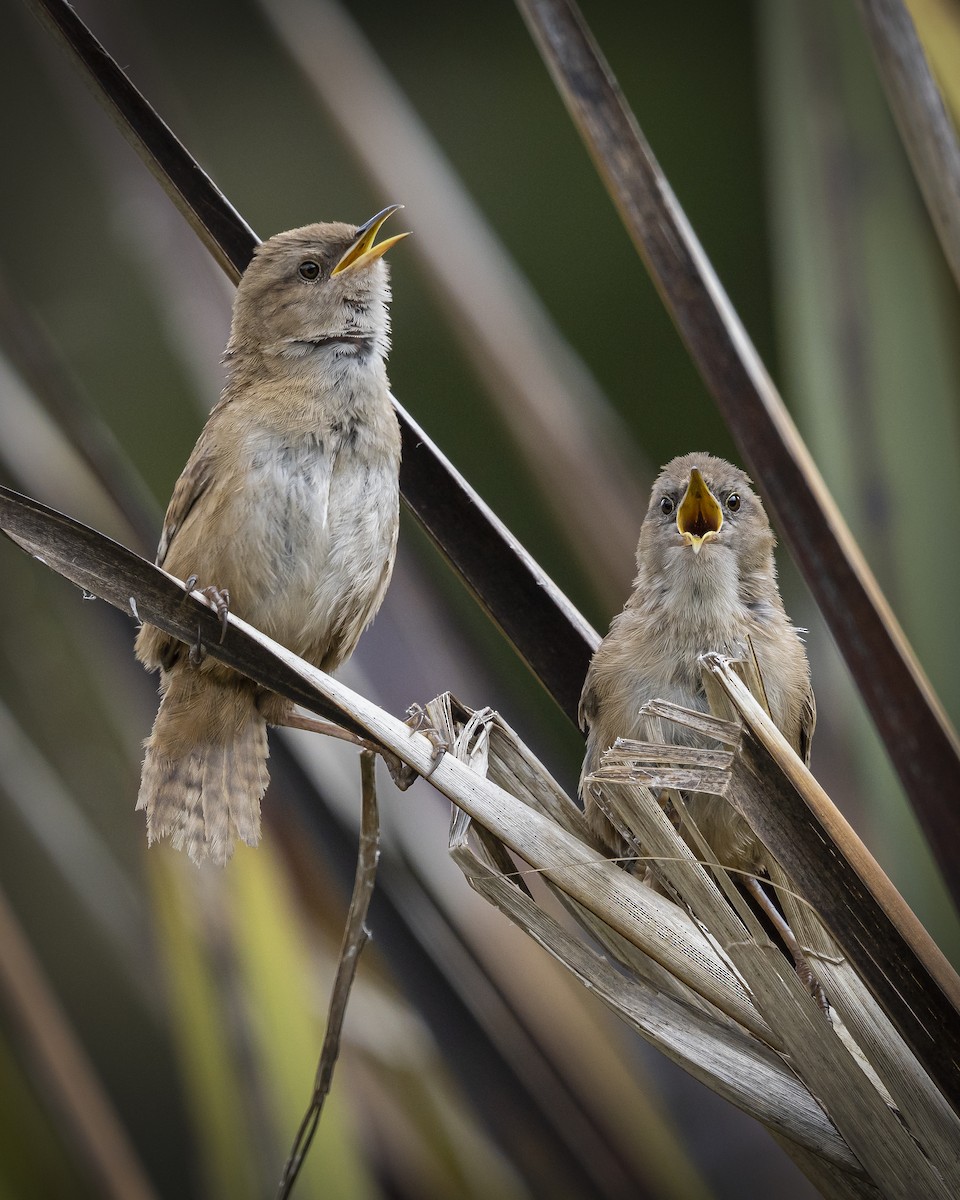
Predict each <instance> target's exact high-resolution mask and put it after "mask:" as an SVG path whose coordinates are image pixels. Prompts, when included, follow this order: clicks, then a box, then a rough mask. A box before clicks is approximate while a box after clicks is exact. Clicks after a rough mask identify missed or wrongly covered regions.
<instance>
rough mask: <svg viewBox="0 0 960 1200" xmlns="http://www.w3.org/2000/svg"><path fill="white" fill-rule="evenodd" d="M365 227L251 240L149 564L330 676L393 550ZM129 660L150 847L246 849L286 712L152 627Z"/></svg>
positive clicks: (379, 586)
mask: <svg viewBox="0 0 960 1200" xmlns="http://www.w3.org/2000/svg"><path fill="white" fill-rule="evenodd" d="M399 207H400V206H399V205H392V206H390V207H389V208H386V209H384V210H383V212H380V213H378V214H377V215H376V216H375V217H372V218H371V219H370V220H369V221H367V222H365V223H364V224H363V225H360V226H359V227H358V226H356V225H347V224H341V223H326V224H315V225H307V226H304V227H303V228H301V229H292V230H289V231H288V232H286V233H280V234H277V235H276V236H275V237H272V238H270V239H269V240H268V241H265V242H263V243H262V244H261V245H260V246H259V247H258V248H257V251H256V253H255V255H254V257H253V259H252V261H251V263H250V265H249V267H248V268H247V270H246V271H245V273H244V275H243V277H242V279H241V280H240V284H239V287H238V289H237V294H236V299H235V301H234V306H233V320H232V325H231V332H230V340H229V342H228V344H227V349H226V354H225V359H224V361H225V364H226V370H227V381H226V386H225V388H224V390H223V393H222V396H221V399H220V402H219V403H218V404H217V405H216V407H215V408H214V409H213V411H212V412H211V414H210V416H209V418H208V420H207V422H206V425H205V426H204V428H203V431H202V432H201V434H200V437H199V439H198V440H197V444H196V446H195V447H194V449H193V452H192V453H191V455H190V458H189V460H188V461H187V464H186V466H185V467H184V469H183V473H182V474H181V476H180V478H179V480H178V481H177V484H176V486H175V488H174V491H173V497H172V499H171V501H170V505H169V507H168V509H167V514H166V518H165V520H164V524H163V534H162V536H161V539H160V547H159V550H158V553H157V564H158V565H159V566H162V567H163V568H164V569H165V570H166V571H169V572H170V573H171V574H173V575H176V576H177V577H178V578H180V579H183V580H185V581H187V583H188V585H189V586H190V587H193V586H194V585H195V584H196V583H197V581H198V580H199V581H200V582H201V583H202V584H204V585H205V586H204V591H205V592H206V594H207V595H208V597H209V598H210V599H211V601H212V602H213V603H215V605H216V606H217V608H218V610H219V612H220V614H221V616H222V618H223V621H224V633H226V631H227V624H226V613H227V611H228V609H229V611H231V612H233V613H235V614H237V615H238V616H241V617H243V619H244V620H246V621H249V622H250V623H251V624H253V625H255V626H257V627H258V628H259V629H261V630H263V632H264V633H266V634H268V635H269V636H270V637H272V638H274V639H276V640H277V641H279V642H282V643H283V644H284V645H285V646H287V647H289V649H291V650H293V651H294V652H295V653H296V654H298V655H300V656H301V657H302V658H304V659H306V660H307V661H308V662H310V663H312V664H314V665H315V666H317V667H320V668H321V669H323V670H325V671H332V670H334V669H335V668H336V667H337V666H339V665H340V664H341V663H342V662H343V661H344V659H345V658H347V656H348V655H349V654H350V653H351V652H352V651H353V649H354V647H355V646H356V644H357V640H358V639H359V637H360V634H361V633H362V632H363V630H364V629H365V628H366V626H367V625H368V624H369V623H370V621H371V620H372V619H373V617H374V615H375V613H376V612H377V609H378V608H379V607H380V604H381V601H382V600H383V596H384V593H385V591H386V589H387V584H388V583H389V581H390V575H391V572H392V570H393V560H394V554H395V551H396V543H397V529H398V523H399V468H400V429H399V425H398V422H397V417H396V414H395V411H394V408H393V404H392V401H391V398H390V388H389V383H388V380H387V373H386V358H387V354H388V351H389V345H390V342H389V330H390V319H389V309H388V305H389V300H390V285H389V277H388V272H387V266H386V263H385V262H384V260H383V255H384V253H385V252H386V251H387V250H388V249H389V248H390V247H391V246H392V245H394V244H395V243H396V242H398V241H399V240H400V238H402V237H405V236H406V235H405V234H403V233H400V234H396V235H395V236H393V237H390V238H386V239H385V240H383V241H381V242H379V243H378V242H377V241H376V238H377V234H378V232H379V230H380V227H381V225H382V224H383V222H384V221H385V220H386V219H387V217H389V216H390V214H391V213H393V212H395V211H396V210H397V209H398V208H399ZM136 653H137V657H138V658H139V659H140V661H141V662H143V663H144V665H145V666H147V667H148V668H151V669H159V671H160V693H161V697H162V699H161V703H160V708H159V711H158V713H157V717H156V720H155V722H154V726H153V732H152V733H151V735H150V737H149V738H148V739H147V741H146V743H145V747H146V757H145V759H144V763H143V772H142V777H141V783H140V793H139V797H138V800H137V808H138V809H142V810H144V811H145V812H146V818H147V836H148V840H150V841H151V842H152V841H155V840H157V839H158V838H162V837H165V836H168V835H169V836H170V837H171V838H172V841H173V844H174V845H175V846H177V847H178V848H181V849H183V848H185V849H186V850H187V851H188V853H189V855H190V857H191V858H192V859H193V860H194V861H195V862H197V863H199V862H201V861H203V860H204V859H210V860H212V861H214V862H216V863H219V864H223V863H225V862H226V861H227V859H228V858H229V857H230V856H231V854H232V853H233V847H234V842H235V840H236V839H237V838H239V839H241V840H242V841H244V842H247V843H249V844H251V845H254V844H256V842H257V841H258V839H259V833H260V800H261V798H262V796H263V793H264V790H265V788H266V785H267V782H268V774H267V768H266V762H267V732H266V730H267V724H268V723H269V724H274V725H282V724H288V723H290V722H291V720H292V719H293V718H292V708H293V706H292V704H291V703H290V701H288V700H286V699H284V698H282V697H280V696H277V695H275V694H273V693H271V692H269V691H267V690H265V689H263V688H261V687H259V686H258V685H256V684H254V683H253V682H251V681H250V680H248V679H246V678H245V677H244V676H242V675H240V674H238V673H237V672H235V671H233V670H230V669H229V668H227V667H224V666H222V665H221V664H219V663H217V662H216V661H215V660H214V659H213V658H211V657H210V656H203V655H202V654H200V653H198V647H194V648H193V649H191V647H189V646H187V645H185V644H184V643H183V642H180V641H178V640H177V639H176V638H173V637H171V636H170V635H169V634H166V633H164V632H162V631H161V630H160V629H157V628H155V627H153V626H150V625H144V626H143V627H142V628H141V630H140V632H139V634H138V637H137V643H136Z"/></svg>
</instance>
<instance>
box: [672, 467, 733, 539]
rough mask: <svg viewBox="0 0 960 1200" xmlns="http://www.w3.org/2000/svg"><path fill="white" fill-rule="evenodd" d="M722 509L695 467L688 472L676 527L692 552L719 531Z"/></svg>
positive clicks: (721, 521)
mask: <svg viewBox="0 0 960 1200" xmlns="http://www.w3.org/2000/svg"><path fill="white" fill-rule="evenodd" d="M722 524H723V509H721V507H720V504H719V502H718V501H717V498H716V497H715V496H714V494H713V492H711V491H710V489H709V488H708V487H707V485H706V484H705V483H704V481H703V476H702V475H701V474H700V472H699V471H698V470H697V468H696V467H694V468H693V470H692V471H691V472H690V482H689V483H688V484H687V490H686V493H685V495H684V497H683V499H682V500H681V501H680V507H679V508H678V509H677V529H678V531H679V533H680V536H681V537H682V538H683V540H684V541H685V542H686V543H687V545H688V546H690V547H691V548H692V550H693V552H694V554H699V553H700V550H701V548H702V546H703V543H704V542H709V541H710V540H711V539H713V538H715V537H716V536H717V534H718V533H719V532H720V526H721V525H722Z"/></svg>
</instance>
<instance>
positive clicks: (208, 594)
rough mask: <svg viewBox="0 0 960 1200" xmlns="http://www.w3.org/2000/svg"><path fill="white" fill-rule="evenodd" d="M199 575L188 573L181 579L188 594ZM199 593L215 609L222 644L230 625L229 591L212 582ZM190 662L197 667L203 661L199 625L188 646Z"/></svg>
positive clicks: (195, 584) (194, 585)
mask: <svg viewBox="0 0 960 1200" xmlns="http://www.w3.org/2000/svg"><path fill="white" fill-rule="evenodd" d="M198 580H199V576H197V575H188V576H187V578H186V579H185V580H184V581H183V587H184V591H185V592H186V594H187V595H189V594H190V593H191V592H192V591H193V590H194V588H195V587H196V586H197V582H198ZM200 594H201V595H202V596H203V597H204V598H205V599H206V600H207V602H208V603H209V604H210V605H212V607H213V608H215V609H216V612H217V616H218V617H219V618H220V645H221V646H222V645H223V641H224V638H225V637H226V636H227V629H228V628H229V627H230V621H229V617H230V593H229V591H228V590H227V589H226V588H218V587H216V586H215V585H214V584H210V585H209V586H208V587H205V588H201V589H200ZM190 662H191V664H192V665H193V666H195V667H198V666H199V665H200V663H201V662H203V637H202V633H201V629H200V626H199V625H198V626H197V640H196V641H195V642H194V643H193V645H192V646H191V647H190Z"/></svg>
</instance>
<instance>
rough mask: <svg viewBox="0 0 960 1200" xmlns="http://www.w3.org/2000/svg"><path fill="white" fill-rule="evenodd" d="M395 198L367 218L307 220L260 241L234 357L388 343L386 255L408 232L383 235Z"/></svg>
mask: <svg viewBox="0 0 960 1200" xmlns="http://www.w3.org/2000/svg"><path fill="white" fill-rule="evenodd" d="M400 207H402V206H401V205H399V204H392V205H390V207H389V208H385V209H384V210H383V212H379V213H377V215H376V216H375V217H371V218H370V220H369V221H365V222H364V223H363V224H362V225H360V226H356V225H346V224H342V223H340V222H331V223H327V224H317V225H305V226H303V227H302V228H301V229H291V230H288V231H287V232H286V233H278V234H276V236H274V237H272V238H270V239H269V240H267V241H265V242H262V243H261V244H260V246H258V247H257V251H256V253H255V254H254V257H253V260H252V261H251V263H250V265H249V266H248V267H247V269H246V271H245V272H244V275H243V278H242V279H241V280H240V285H239V287H238V289H237V297H236V300H235V302H234V309H233V325H232V329H231V334H230V343H229V345H228V347H227V357H228V358H231V357H234V356H236V355H238V354H242V353H243V352H245V351H254V352H260V353H262V354H265V355H282V356H283V357H285V358H291V359H298V358H305V357H307V356H309V355H311V354H312V353H313V352H314V351H316V350H318V349H323V348H325V347H338V348H339V347H346V348H347V349H346V351H345V352H346V353H350V352H351V350H350V348H351V347H352V348H353V350H354V351H356V352H357V353H360V352H363V351H366V352H369V351H370V350H371V349H377V350H378V351H379V352H380V353H381V354H385V353H386V351H387V349H388V347H389V331H390V317H389V311H388V308H387V305H388V303H389V300H390V283H389V274H388V270H387V265H386V263H385V262H384V261H383V255H384V254H385V253H386V252H387V250H389V249H390V247H391V246H393V245H395V244H396V243H397V242H399V241H400V240H401V238H404V237H406V236H407V235H406V234H405V233H398V234H394V236H393V237H388V238H385V239H384V240H383V241H381V242H377V240H376V238H377V234H378V233H379V231H380V227H381V226H382V225H383V223H384V221H386V219H387V218H388V217H389V216H390V215H391V214H392V213H394V212H396V211H397V209H399V208H400Z"/></svg>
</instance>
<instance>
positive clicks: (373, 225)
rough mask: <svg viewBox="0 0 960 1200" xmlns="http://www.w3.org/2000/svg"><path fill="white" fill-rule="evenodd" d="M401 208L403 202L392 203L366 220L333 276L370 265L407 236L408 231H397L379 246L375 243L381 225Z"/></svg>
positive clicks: (331, 273)
mask: <svg viewBox="0 0 960 1200" xmlns="http://www.w3.org/2000/svg"><path fill="white" fill-rule="evenodd" d="M400 208H403V205H402V204H391V205H390V207H389V208H385V209H384V210H383V212H378V213H377V215H376V216H375V217H371V218H370V220H369V221H365V222H364V223H363V225H361V226H360V227H359V229H358V230H357V236H356V237H355V238H354V239H353V241H352V242H351V243H350V245H349V246H348V247H347V249H346V251H345V253H344V255H343V258H341V259H340V261H339V262H338V263H337V265H336V266H335V267H334V268H333V270H332V271H331V272H330V275H331V277H332V276H334V275H340V274H341V273H342V272H343V271H357V270H359V269H360V267H366V266H369V264H370V263H372V262H373V261H374V260H375V259H378V258H380V256H381V255H383V254H386V252H387V251H388V250H389V249H390V247H391V246H395V245H396V244H397V242H399V241H400V240H401V239H402V238H405V237H407V236H408V235H407V234H406V233H397V234H394V236H393V237H391V238H387V239H386V240H385V241H382V242H381V243H380V244H379V245H378V246H375V245H374V244H373V243H374V240H375V238H376V236H377V234H378V233H379V232H380V226H381V225H382V224H383V223H384V221H385V220H386V219H387V217H389V216H390V214H391V213H395V212H396V211H397V210H398V209H400Z"/></svg>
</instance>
